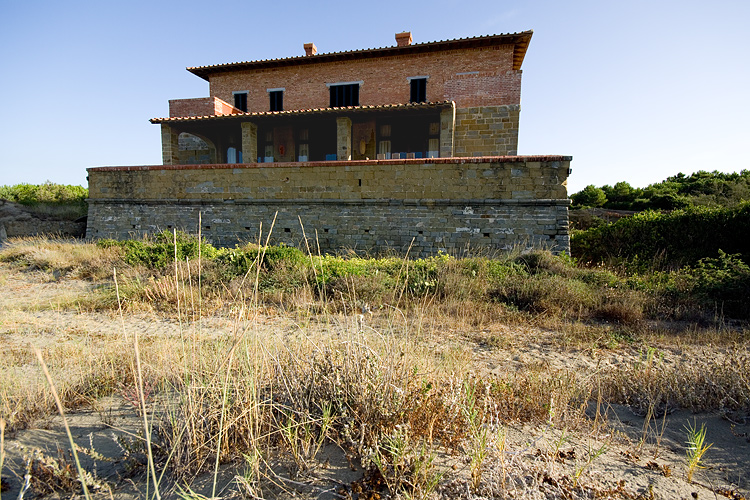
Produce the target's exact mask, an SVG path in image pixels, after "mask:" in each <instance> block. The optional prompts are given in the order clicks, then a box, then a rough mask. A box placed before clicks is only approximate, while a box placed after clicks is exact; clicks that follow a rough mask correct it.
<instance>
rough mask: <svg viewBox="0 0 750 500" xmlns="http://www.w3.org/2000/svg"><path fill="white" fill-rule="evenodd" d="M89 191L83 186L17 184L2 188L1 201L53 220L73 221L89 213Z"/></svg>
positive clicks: (48, 182)
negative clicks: (17, 205)
mask: <svg viewBox="0 0 750 500" xmlns="http://www.w3.org/2000/svg"><path fill="white" fill-rule="evenodd" d="M88 196H89V190H88V189H87V188H85V187H82V186H73V185H65V184H54V183H52V182H50V181H47V182H45V183H44V184H16V185H13V186H0V200H7V201H11V202H14V203H18V204H20V205H24V206H25V207H27V210H28V211H30V212H32V213H35V214H41V215H45V216H49V217H52V218H57V219H63V220H67V219H70V220H73V219H77V218H78V217H82V216H85V215H86V213H87V212H88V205H87V203H86V198H88Z"/></svg>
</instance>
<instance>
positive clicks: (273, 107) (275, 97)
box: [268, 88, 286, 111]
mask: <svg viewBox="0 0 750 500" xmlns="http://www.w3.org/2000/svg"><path fill="white" fill-rule="evenodd" d="M284 90H286V89H283V88H281V89H268V98H269V101H270V105H269V110H270V111H284Z"/></svg>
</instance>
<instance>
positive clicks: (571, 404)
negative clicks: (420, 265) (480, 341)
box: [0, 240, 750, 498]
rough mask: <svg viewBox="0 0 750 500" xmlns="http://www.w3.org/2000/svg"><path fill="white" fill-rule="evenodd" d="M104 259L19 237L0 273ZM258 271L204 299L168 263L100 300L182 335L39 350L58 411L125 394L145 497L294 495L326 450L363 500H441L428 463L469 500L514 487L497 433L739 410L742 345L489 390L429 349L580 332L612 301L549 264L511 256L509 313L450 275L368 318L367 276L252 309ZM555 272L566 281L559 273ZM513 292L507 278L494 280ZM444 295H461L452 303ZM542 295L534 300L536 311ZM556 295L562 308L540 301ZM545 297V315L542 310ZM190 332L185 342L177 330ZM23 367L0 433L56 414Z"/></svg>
mask: <svg viewBox="0 0 750 500" xmlns="http://www.w3.org/2000/svg"><path fill="white" fill-rule="evenodd" d="M79 246H80V247H82V248H80V249H78V250H76V249H75V248H77V247H79ZM117 252H118V251H117V250H112V249H111V248H107V249H103V248H98V247H95V246H93V245H90V244H83V243H72V242H60V241H57V240H53V241H50V242H49V243H46V242H44V241H43V240H33V241H32V240H24V241H21V242H18V243H17V244H15V245H11V246H10V247H9V248H7V249H4V250H2V252H0V260H2V261H5V262H15V263H19V262H22V263H24V264H25V265H26V266H30V267H36V268H39V269H46V270H49V271H50V272H54V270H59V271H60V272H61V273H62V272H63V271H64V273H65V275H66V276H76V277H88V278H90V279H101V278H100V277H99V276H101V275H100V274H99V271H95V270H93V269H92V268H96V267H97V266H102V267H103V266H112V267H117V266H122V267H123V268H125V267H127V266H123V264H122V262H121V261H120V260H118V256H119V254H118V253H117ZM262 262H263V255H262V253H261V254H259V255H258V260H257V261H256V262H255V263H254V264H253V265H252V266H251V267H250V268H249V269H248V271H247V272H246V273H245V274H244V275H242V276H240V277H235V278H233V279H232V281H231V282H230V283H228V284H225V286H224V288H223V289H216V288H215V289H213V290H211V289H209V288H208V287H207V286H206V283H205V282H204V281H202V279H203V277H204V276H205V273H204V270H206V269H208V270H211V269H210V266H211V265H212V264H207V263H204V262H203V261H202V259H201V258H198V259H197V260H195V261H190V260H189V259H187V260H186V261H185V262H182V261H175V262H174V266H173V267H172V268H171V269H170V270H169V271H163V272H160V273H159V274H157V275H152V276H151V278H152V279H150V278H149V277H144V276H143V275H142V274H139V273H141V272H142V270H138V269H135V268H130V269H129V270H127V271H126V272H124V273H120V272H118V274H117V276H118V281H117V283H116V285H117V286H113V287H111V292H109V293H114V299H115V300H114V304H116V305H118V306H122V305H123V304H125V305H126V309H125V310H126V311H135V310H139V309H145V308H152V309H153V308H167V309H171V314H172V316H173V317H177V318H178V319H179V321H180V325H182V326H183V328H181V329H180V332H179V334H178V335H177V336H173V337H159V336H142V335H140V334H139V332H135V331H130V330H129V327H128V325H127V322H126V321H123V322H122V327H121V328H120V330H119V332H118V333H117V334H116V335H110V336H106V337H104V336H90V337H89V339H88V340H89V341H88V342H84V343H77V344H64V345H61V346H55V345H52V346H50V347H48V348H46V349H44V350H43V352H42V355H43V357H44V360H45V362H46V363H47V365H48V366H49V372H50V379H51V380H52V381H53V383H54V387H55V388H56V390H57V393H58V394H59V397H60V402H61V405H62V407H63V409H64V411H72V410H75V409H76V408H79V407H81V406H84V405H92V406H95V405H96V402H97V400H98V399H99V398H100V397H101V396H103V395H107V394H113V393H117V392H120V393H123V392H127V393H129V394H136V395H137V396H136V399H135V402H136V403H137V405H138V407H139V408H140V412H141V416H142V418H143V435H144V437H145V438H146V439H145V441H144V442H143V444H142V446H143V447H144V449H145V450H146V451H147V452H148V453H149V455H150V458H149V461H148V464H147V467H148V472H149V475H150V483H151V485H150V488H153V491H156V492H157V493H158V492H160V490H161V489H162V488H165V486H164V485H165V484H166V481H165V477H167V476H168V477H170V478H171V479H172V480H174V479H175V478H176V479H177V480H178V481H179V482H180V484H186V485H188V488H189V485H190V484H192V481H193V479H194V478H196V477H197V476H198V475H199V474H202V473H206V472H209V473H212V474H213V477H214V484H213V487H212V491H211V496H215V495H216V488H217V485H216V482H217V478H218V476H219V473H218V471H219V469H220V466H221V465H222V464H228V463H235V464H237V463H241V464H243V465H242V467H243V468H244V470H245V472H244V473H243V474H241V475H240V476H238V478H237V485H238V488H239V489H240V492H241V493H242V494H244V495H246V496H248V497H253V498H263V497H272V496H274V495H276V494H278V492H279V487H280V486H279V485H280V484H283V485H287V486H288V487H290V488H294V487H298V486H299V485H300V484H305V483H304V481H303V480H306V479H308V478H310V477H313V476H314V472H315V471H316V470H319V469H320V467H323V465H324V461H325V458H324V457H323V455H322V452H323V450H325V448H326V447H336V448H339V449H341V450H342V452H343V453H344V454H345V456H346V457H347V458H348V459H349V460H350V461H352V462H353V463H356V464H358V465H359V466H361V467H363V468H364V469H365V470H367V471H368V475H367V476H366V477H367V478H369V479H368V480H367V481H365V483H363V484H360V486H359V487H361V488H363V491H369V492H371V493H373V494H374V493H377V494H382V493H383V492H385V491H388V492H390V493H391V494H401V495H405V496H412V497H425V496H429V495H431V494H436V492H438V491H439V490H440V491H442V494H445V495H447V494H448V493H447V492H448V491H450V488H452V487H454V486H455V484H454V482H453V481H455V480H456V479H455V478H456V477H457V476H458V473H456V474H452V473H451V472H450V470H448V469H446V468H445V467H444V466H443V467H442V468H441V466H439V465H438V463H437V462H436V460H435V457H436V456H437V454H438V453H440V454H444V455H447V456H450V455H454V456H460V457H465V463H467V464H468V465H467V466H466V470H464V473H465V477H466V481H468V484H469V485H470V489H471V490H472V491H473V492H474V493H475V494H481V493H482V492H485V493H486V492H490V491H494V492H495V494H498V492H502V491H510V488H511V487H512V488H515V489H514V490H513V491H518V489H519V488H523V487H522V486H521V485H522V484H523V483H522V482H519V481H517V479H518V478H521V477H525V476H524V474H525V473H526V472H525V471H523V470H521V469H518V466H517V465H516V466H515V467H516V468H514V466H512V464H510V465H509V466H508V469H507V474H506V468H505V465H504V464H505V462H504V460H505V457H506V456H507V452H508V450H506V449H505V447H504V446H505V445H504V444H503V443H504V442H505V441H504V438H503V436H504V429H505V428H506V427H507V426H509V425H516V424H521V423H530V424H534V425H538V426H541V427H542V428H545V427H546V428H575V427H576V426H586V425H590V423H587V422H588V419H589V417H588V416H587V408H588V406H589V403H590V402H592V401H599V402H600V403H601V401H602V400H604V401H606V402H620V403H624V404H629V405H633V406H634V407H638V408H642V407H653V406H663V405H666V404H672V405H679V406H683V407H688V408H696V409H700V408H711V409H717V408H729V409H733V410H748V409H750V400H749V399H748V398H749V397H750V387H748V385H747V381H748V380H750V377H749V376H748V375H749V374H750V373H749V372H748V370H750V368H748V367H749V366H750V363H748V358H747V356H748V354H747V352H748V351H747V344H744V345H737V346H736V348H735V349H732V350H729V351H727V352H726V354H725V356H723V357H715V356H711V357H709V356H706V358H705V359H702V360H700V362H699V363H686V364H682V365H680V366H679V367H678V366H670V365H666V364H664V363H661V362H660V358H659V357H658V356H656V355H650V356H646V357H644V359H642V360H637V361H635V362H633V363H626V364H624V365H622V366H615V367H602V368H601V369H599V370H597V371H595V372H592V373H580V372H577V371H573V370H566V369H556V368H553V367H549V366H544V365H535V366H530V367H527V369H525V370H523V371H515V370H508V371H506V372H499V373H497V374H493V375H489V374H487V373H485V372H482V371H480V370H477V369H476V367H474V366H472V364H471V358H470V355H468V354H467V353H465V352H457V353H455V355H451V354H449V353H448V351H446V350H437V349H434V348H431V347H429V346H431V345H435V344H439V343H440V340H441V339H440V338H439V335H440V330H439V329H435V328H434V325H435V324H436V322H440V321H444V322H446V323H450V322H454V321H456V320H457V319H458V320H460V322H461V323H462V324H465V325H466V326H468V327H470V328H476V327H477V326H481V325H485V324H489V323H492V322H496V321H511V322H513V321H515V322H521V321H524V320H528V319H529V316H528V315H527V312H528V309H529V308H533V307H541V309H540V310H539V311H537V312H539V313H543V314H541V316H542V317H546V318H547V319H546V320H545V321H550V322H553V321H554V322H557V323H556V324H562V322H563V321H569V320H570V319H575V318H581V317H588V316H587V315H583V314H582V313H581V311H582V310H583V309H584V308H586V310H591V308H592V307H595V306H594V305H592V304H596V303H597V302H596V301H601V300H604V301H607V300H609V301H611V302H610V303H611V304H618V302H617V301H616V300H615V299H612V297H605V298H603V299H602V298H597V297H592V296H591V294H590V292H589V291H588V290H587V289H585V287H580V286H579V285H570V288H568V289H565V290H562V291H561V290H557V291H555V290H550V288H553V287H554V286H555V284H556V283H557V282H556V281H555V278H554V277H551V275H550V274H548V273H549V272H552V271H554V267H555V266H559V264H558V263H556V261H553V260H549V259H548V257H546V256H542V257H539V256H537V257H524V258H523V259H519V262H518V264H519V265H523V266H526V268H527V269H530V270H531V271H532V275H531V276H532V278H531V279H533V280H537V282H534V284H532V285H529V288H528V290H527V289H525V288H524V287H523V284H521V283H516V284H515V285H513V286H511V285H512V283H511V285H508V288H507V290H513V292H512V293H514V294H516V295H515V296H514V297H515V298H514V299H513V301H512V302H511V303H512V304H515V306H516V307H515V308H513V307H508V306H499V305H498V304H493V303H492V302H487V301H480V300H479V299H478V297H481V296H482V295H483V294H486V293H501V292H498V286H497V284H496V283H495V284H494V285H492V286H491V283H490V282H489V281H486V280H480V279H477V280H474V281H471V280H469V281H468V283H470V285H469V286H470V287H474V288H469V289H468V290H460V287H461V283H467V281H466V275H467V269H466V268H464V267H461V266H459V265H458V264H455V265H453V264H452V265H453V266H454V267H450V266H449V267H448V268H447V269H444V270H443V271H441V274H440V275H439V276H438V277H437V279H436V280H435V282H434V283H433V282H430V283H429V286H430V287H431V288H432V289H433V290H432V292H431V293H426V294H423V295H421V296H416V297H412V298H411V300H410V301H408V302H405V301H402V300H401V299H402V298H403V297H404V296H406V295H407V294H406V293H405V292H403V290H405V289H406V288H407V286H406V282H404V283H401V284H397V286H396V287H395V288H393V289H392V290H390V292H391V295H390V299H389V300H388V301H385V302H384V303H382V304H380V306H381V307H379V308H376V309H375V310H374V311H368V310H367V308H366V307H363V304H365V303H367V302H369V301H368V300H363V299H365V298H374V297H382V295H380V294H379V293H380V292H377V291H374V292H372V293H373V295H372V296H371V297H368V296H367V295H366V292H365V293H363V290H365V291H366V290H368V286H370V288H372V287H374V286H375V285H373V283H375V282H374V281H372V282H369V283H370V285H368V286H364V287H363V286H361V280H366V279H368V278H366V277H364V278H352V279H351V280H349V279H344V278H342V279H338V280H336V281H335V282H329V283H326V284H323V285H321V284H320V283H318V282H315V281H308V282H306V283H305V284H303V285H302V286H299V287H298V288H297V290H295V291H294V292H293V293H289V292H284V291H279V289H277V290H276V291H274V292H273V293H269V294H264V293H262V290H261V286H260V284H259V281H260V280H261V267H260V266H261V263H262ZM204 265H205V267H204ZM401 265H402V266H404V268H408V267H409V265H410V264H409V262H407V261H404V262H403V263H402V264H401ZM486 269H487V268H481V267H480V268H478V269H470V270H469V271H474V272H475V273H476V272H477V270H478V271H479V274H481V273H483V272H487V271H486ZM214 271H215V270H214ZM297 271H298V270H295V271H294V272H297ZM290 272H291V271H290ZM556 272H558V273H559V274H563V275H564V274H566V273H572V272H574V271H571V270H570V269H569V268H567V267H564V266H563V267H561V268H560V269H558V270H557V271H556ZM472 277H476V274H474V275H473V276H472ZM121 278H122V279H123V280H124V281H122V282H121V281H120V279H121ZM518 279H520V278H519V277H518V276H516V275H511V276H508V277H506V279H505V281H507V282H512V281H513V280H518ZM503 283H504V281H502V280H501V285H500V286H503ZM324 287H325V290H326V293H325V294H322V293H321V290H322V289H323V288H324ZM453 288H458V289H459V290H458V291H457V292H456V293H448V291H449V290H451V289H453ZM507 290H506V292H502V293H510V292H507ZM545 290H546V293H547V294H548V295H543V294H542V295H539V296H537V297H533V295H534V294H540V293H541V292H542V291H545ZM527 291H528V293H527ZM617 293H618V292H617V291H616V290H615V291H613V294H614V295H616V294H617ZM552 295H556V296H559V295H562V299H560V297H557V298H556V299H554V297H553V299H554V300H553V299H550V298H549V296H552ZM530 297H531V298H530ZM581 298H583V300H581ZM545 300H549V303H548V304H550V305H547V306H540V305H539V304H547V302H545ZM123 301H125V302H123ZM524 301H527V303H528V304H527V305H526V306H524V305H523V304H524V303H525V302H524ZM589 301H591V302H590V303H589ZM561 303H562V304H567V303H581V304H582V305H581V306H580V308H579V311H578V312H576V311H573V312H571V313H570V314H563V309H562V308H561V306H560V305H559V304H561ZM154 304H156V305H154ZM212 304H213V305H212ZM269 307H275V308H277V309H279V310H284V311H285V312H292V313H293V314H291V315H290V316H289V317H290V322H289V323H286V324H287V325H289V328H285V329H277V328H268V327H266V326H264V325H263V323H262V321H261V319H262V317H263V314H264V313H266V312H268V310H269ZM623 307H625V308H627V307H629V306H627V304H626V305H624V306H623ZM473 308H475V309H473ZM218 310H221V311H222V312H223V314H224V315H225V316H226V317H228V318H230V320H231V321H230V323H231V326H229V327H227V328H226V331H225V332H224V333H223V334H221V335H219V336H218V337H217V336H212V335H203V334H202V333H201V332H202V330H201V325H202V322H203V321H204V319H205V318H206V316H207V315H208V314H211V313H213V312H215V311H218ZM120 311H122V309H120ZM121 314H125V313H122V312H121ZM545 315H546V316H545ZM560 315H563V316H565V318H564V319H560ZM538 317H539V316H537V317H536V318H538ZM113 321H114V320H113ZM534 321H538V320H537V319H535V320H534ZM537 324H538V323H537ZM188 326H191V327H197V328H191V329H190V333H188V328H187V327H188ZM428 326H430V327H429V328H428ZM602 332H604V333H602ZM597 336H598V338H597ZM602 336H605V337H607V338H613V334H612V331H611V329H604V330H602V329H597V327H595V326H581V327H576V328H570V329H569V331H568V333H567V337H568V340H565V342H569V341H571V340H570V338H574V339H575V341H577V342H581V343H586V344H588V345H589V346H590V345H596V346H597V347H600V345H599V342H600V340H599V339H601V337H602ZM604 344H605V346H606V345H607V342H604ZM451 356H453V357H451ZM462 356H463V357H462ZM73 359H75V360H76V363H71V360H73ZM32 361H33V359H32V355H31V353H30V352H28V351H25V350H22V349H21V350H18V349H16V350H13V351H11V352H10V354H9V355H8V356H4V357H3V358H2V360H1V361H0V373H2V378H0V419H3V420H4V421H6V422H7V425H8V427H9V428H10V429H13V430H18V429H22V428H24V427H25V426H27V425H29V424H30V423H31V422H32V421H33V420H34V419H36V418H39V417H41V416H44V415H47V414H50V413H52V412H53V411H54V408H55V402H54V396H53V393H52V391H51V389H50V386H49V384H48V383H47V382H46V379H45V378H44V377H43V374H42V371H41V369H40V368H39V367H38V366H37V365H35V364H33V363H32ZM686 366H690V367H691V368H690V369H685V367H686ZM717 388H718V389H717ZM490 464H495V465H497V464H501V465H502V470H503V475H502V476H498V475H497V474H496V473H495V472H492V471H491V470H490V469H488V467H490ZM144 465H145V464H144ZM498 470H499V469H498ZM582 472H583V469H581V473H582ZM165 474H166V475H165ZM282 476H283V477H282ZM448 478H451V479H450V480H448ZM577 479H578V477H576V480H577ZM301 481H302V482H301ZM295 485H296V486H295ZM441 488H442V490H441ZM184 493H185V494H186V495H188V496H189V494H190V492H189V491H186V492H184Z"/></svg>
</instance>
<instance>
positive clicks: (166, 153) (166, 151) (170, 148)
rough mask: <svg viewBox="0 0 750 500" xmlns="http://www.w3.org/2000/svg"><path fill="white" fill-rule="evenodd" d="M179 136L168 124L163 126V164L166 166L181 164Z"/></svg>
mask: <svg viewBox="0 0 750 500" xmlns="http://www.w3.org/2000/svg"><path fill="white" fill-rule="evenodd" d="M179 135H180V134H178V133H177V132H176V131H175V130H174V129H173V128H172V127H170V126H169V125H167V124H166V123H162V124H161V162H162V164H164V165H179V164H180V143H179Z"/></svg>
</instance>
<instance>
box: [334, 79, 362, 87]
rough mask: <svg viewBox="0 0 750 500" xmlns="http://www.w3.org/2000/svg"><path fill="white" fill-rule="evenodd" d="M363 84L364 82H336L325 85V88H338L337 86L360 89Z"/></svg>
mask: <svg viewBox="0 0 750 500" xmlns="http://www.w3.org/2000/svg"><path fill="white" fill-rule="evenodd" d="M364 83H365V81H364V80H360V81H358V82H336V83H326V87H328V88H331V87H338V86H339V85H355V84H356V85H359V86H360V87H361V86H362V85H363V84H364Z"/></svg>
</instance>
